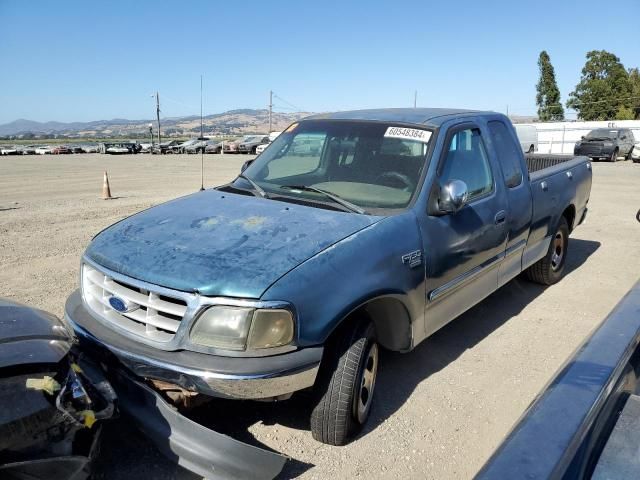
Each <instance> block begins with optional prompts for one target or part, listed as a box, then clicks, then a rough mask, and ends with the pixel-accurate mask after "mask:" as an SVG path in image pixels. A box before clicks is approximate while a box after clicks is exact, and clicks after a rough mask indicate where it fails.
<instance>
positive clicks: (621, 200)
mask: <svg viewBox="0 0 640 480" xmlns="http://www.w3.org/2000/svg"><path fill="white" fill-rule="evenodd" d="M205 158H206V159H205V162H206V165H205V174H206V177H205V185H207V186H213V185H218V184H221V183H224V182H226V181H228V180H230V179H232V178H233V177H234V176H235V175H236V174H237V173H238V172H239V170H240V165H241V164H242V162H243V161H245V160H247V158H248V157H246V156H231V155H225V156H219V155H209V156H207V157H205ZM103 170H108V172H109V177H110V180H111V190H112V193H113V195H115V196H116V197H118V198H117V199H116V200H112V201H103V200H101V199H100V193H101V186H102V172H103ZM593 170H594V184H593V190H592V195H591V201H590V203H589V210H590V211H589V216H588V218H587V223H586V224H585V225H583V226H581V227H580V228H578V229H577V230H576V231H575V233H574V235H573V236H572V241H571V244H570V247H569V257H568V261H567V275H566V277H565V279H564V280H562V282H560V283H559V284H558V285H555V286H553V287H550V288H546V289H545V288H542V287H541V286H538V285H534V284H531V283H528V282H526V281H524V280H520V279H517V280H515V281H513V282H511V283H509V284H508V285H506V286H505V287H503V288H502V289H501V290H499V291H498V292H496V293H495V294H493V295H492V296H491V297H489V298H488V299H487V300H485V301H484V302H482V303H481V304H479V305H478V306H477V307H475V308H473V309H472V310H471V311H469V312H467V313H466V314H465V315H463V316H462V317H461V318H459V319H457V320H456V321H454V322H452V323H451V324H449V325H448V326H447V327H445V328H443V329H442V330H441V331H440V332H438V333H436V334H435V335H434V336H433V337H431V338H430V339H428V340H427V341H425V342H424V343H423V344H421V345H420V346H419V347H418V348H417V349H416V350H415V351H413V352H411V353H409V354H395V353H389V352H385V353H384V355H383V357H382V360H381V362H382V363H381V371H380V376H379V378H378V384H377V385H378V387H377V399H376V403H375V404H374V407H373V412H372V418H371V419H370V422H369V425H368V427H367V428H366V430H365V431H364V432H363V434H362V435H361V436H360V437H359V438H358V439H357V440H355V441H354V442H353V443H351V444H350V445H348V446H346V447H329V446H326V445H321V444H319V443H316V442H315V441H314V440H313V439H312V438H311V434H310V432H309V430H308V425H307V418H308V408H307V402H306V401H305V398H304V397H299V398H295V397H294V399H292V400H290V401H288V402H283V403H279V404H262V403H253V402H223V401H221V402H216V403H215V404H214V405H213V407H214V408H212V409H210V410H209V411H202V412H196V414H197V415H198V418H200V419H201V420H202V421H203V422H205V423H207V424H209V425H215V426H216V428H219V429H221V431H225V432H229V433H232V434H233V435H234V436H236V437H237V438H239V439H241V440H245V441H249V442H252V443H254V444H256V445H261V444H262V445H264V446H267V447H269V448H272V449H274V450H277V451H279V452H282V453H284V454H286V455H288V456H290V457H291V458H292V459H293V460H292V461H291V462H289V464H288V465H287V467H286V469H285V471H284V473H283V478H294V477H298V476H299V477H301V478H306V479H311V478H321V479H324V478H329V477H333V478H352V477H358V476H361V477H366V478H368V479H371V478H402V479H406V478H434V479H435V478H437V479H454V478H455V479H458V478H470V477H472V476H473V475H474V474H475V473H476V472H477V471H478V469H479V468H480V467H481V466H482V464H483V463H484V462H485V461H486V459H487V458H488V457H489V455H490V454H491V453H492V451H493V450H494V449H495V448H496V446H497V445H498V444H499V443H500V441H501V440H502V439H503V438H504V436H505V435H506V434H507V433H508V432H509V430H510V429H511V427H512V426H513V424H514V422H516V421H517V419H518V418H519V416H520V415H521V414H522V413H523V411H524V410H525V408H526V407H527V406H528V405H529V404H530V403H531V402H532V401H533V399H534V398H535V397H536V394H537V393H538V392H539V391H540V390H541V389H542V388H543V387H544V386H545V384H546V383H547V382H548V381H549V379H550V378H551V377H552V375H553V374H554V372H556V370H557V369H558V368H559V367H560V366H561V365H562V364H563V362H564V361H565V360H566V358H567V357H568V356H569V355H571V353H572V352H573V351H574V350H575V349H576V348H577V347H578V346H579V345H580V343H581V342H582V341H583V340H584V339H585V337H586V336H587V335H589V333H590V332H591V331H592V330H593V329H594V328H595V327H596V326H597V325H598V324H599V323H600V322H601V321H602V319H603V318H604V317H605V316H606V314H607V313H608V312H609V311H610V310H611V309H612V308H613V306H614V305H615V304H616V303H617V302H618V300H619V299H620V298H621V297H622V296H623V295H624V293H625V292H626V291H627V290H628V289H629V288H630V287H631V286H632V285H633V283H634V282H635V281H636V280H637V279H638V272H639V269H638V265H639V264H640V263H639V261H638V259H639V258H640V224H638V223H637V222H636V221H635V218H634V216H635V212H636V211H637V209H638V208H640V165H634V164H632V163H630V162H618V163H617V164H609V163H606V164H605V163H596V164H594V168H593ZM199 174H200V156H195V155H194V156H188V155H167V156H163V157H151V156H148V155H136V156H119V157H114V156H105V155H68V156H60V157H56V156H44V157H41V156H37V157H34V156H29V157H1V158H0V265H1V266H2V268H0V296H4V297H8V298H12V299H15V300H18V301H21V302H25V303H28V304H30V305H33V306H36V307H40V308H43V309H46V310H49V311H51V312H53V313H56V314H58V315H61V314H62V312H63V306H64V301H65V298H66V296H67V295H68V294H69V293H70V292H71V291H72V290H73V289H75V288H76V286H77V283H78V279H77V276H78V273H77V272H78V266H79V259H80V255H81V253H82V251H83V249H84V248H85V246H86V245H87V243H88V242H89V241H90V239H91V237H92V236H93V235H94V234H95V233H97V232H98V231H99V230H101V229H102V228H104V227H106V226H107V225H109V224H111V223H113V222H115V221H117V220H119V219H121V218H123V217H125V216H127V215H129V214H131V213H133V212H136V211H138V210H141V209H143V208H146V207H149V206H151V205H155V204H158V203H160V202H162V201H165V200H168V199H171V198H175V197H178V196H181V195H185V194H188V193H191V192H193V191H195V190H197V189H198V188H199V186H200V177H199ZM221 413H223V415H220V414H221ZM220 416H222V417H224V418H222V419H220V418H218V417H220ZM105 433H106V440H107V441H106V442H105V445H104V447H103V452H102V456H101V459H100V461H99V465H98V471H97V477H99V478H109V479H124V478H135V477H137V476H140V475H145V476H147V477H149V478H192V475H191V474H189V473H188V472H186V471H184V470H182V469H180V468H179V467H175V466H173V464H171V463H170V462H168V461H166V460H164V458H163V457H162V456H160V454H158V453H156V452H155V450H154V449H153V448H152V447H151V446H150V445H149V443H148V442H146V441H145V440H144V439H143V438H142V437H140V436H139V434H137V433H136V432H135V431H134V430H133V429H131V428H130V427H128V426H127V425H126V424H125V423H124V422H116V423H112V424H111V425H110V426H109V428H107V431H106V432H105Z"/></svg>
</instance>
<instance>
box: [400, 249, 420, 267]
mask: <svg viewBox="0 0 640 480" xmlns="http://www.w3.org/2000/svg"><path fill="white" fill-rule="evenodd" d="M402 263H404V264H405V265H409V268H414V267H417V266H418V265H422V252H421V251H420V250H416V251H415V252H409V253H405V254H404V255H402Z"/></svg>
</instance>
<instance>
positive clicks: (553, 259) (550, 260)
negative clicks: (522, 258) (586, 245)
mask: <svg viewBox="0 0 640 480" xmlns="http://www.w3.org/2000/svg"><path fill="white" fill-rule="evenodd" d="M568 248H569V225H568V224H567V219H566V218H565V217H564V216H562V217H561V218H560V222H559V223H558V227H557V228H556V231H555V233H554V235H553V237H552V238H551V243H550V244H549V249H548V250H547V254H546V255H545V256H544V258H542V259H540V260H538V261H537V262H536V263H534V264H533V265H531V266H530V267H529V268H528V269H527V270H526V275H527V278H528V279H529V280H531V281H532V282H536V283H540V284H542V285H553V284H554V283H557V282H559V281H560V279H561V278H562V274H563V273H564V265H565V261H566V259H567V250H568Z"/></svg>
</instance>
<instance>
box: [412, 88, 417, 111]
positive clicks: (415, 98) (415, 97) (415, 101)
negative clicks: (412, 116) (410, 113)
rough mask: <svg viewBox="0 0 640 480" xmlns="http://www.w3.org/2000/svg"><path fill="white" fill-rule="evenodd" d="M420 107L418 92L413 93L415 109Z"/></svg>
mask: <svg viewBox="0 0 640 480" xmlns="http://www.w3.org/2000/svg"><path fill="white" fill-rule="evenodd" d="M417 105H418V90H415V91H414V92H413V108H417Z"/></svg>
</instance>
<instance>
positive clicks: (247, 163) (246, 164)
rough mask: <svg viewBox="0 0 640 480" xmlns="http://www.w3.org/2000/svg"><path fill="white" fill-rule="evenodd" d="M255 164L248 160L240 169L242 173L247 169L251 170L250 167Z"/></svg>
mask: <svg viewBox="0 0 640 480" xmlns="http://www.w3.org/2000/svg"><path fill="white" fill-rule="evenodd" d="M252 163H253V160H247V161H246V162H244V163H243V164H242V167H240V173H242V172H244V171H245V170H246V169H247V168H249V165H251V164H252Z"/></svg>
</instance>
